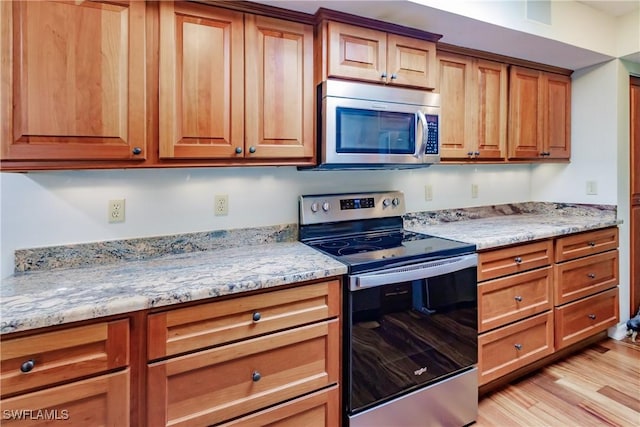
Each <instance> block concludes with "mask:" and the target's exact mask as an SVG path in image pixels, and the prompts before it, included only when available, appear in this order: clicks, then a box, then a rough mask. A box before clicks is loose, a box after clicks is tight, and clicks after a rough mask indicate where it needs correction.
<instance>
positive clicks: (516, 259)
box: [514, 256, 522, 264]
mask: <svg viewBox="0 0 640 427" xmlns="http://www.w3.org/2000/svg"><path fill="white" fill-rule="evenodd" d="M514 261H515V262H516V264H520V263H521V262H522V258H520V257H519V256H517V257H515V258H514Z"/></svg>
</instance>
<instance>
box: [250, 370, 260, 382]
mask: <svg viewBox="0 0 640 427" xmlns="http://www.w3.org/2000/svg"><path fill="white" fill-rule="evenodd" d="M260 378H262V375H260V372H258V371H253V374H251V379H252V380H253V382H254V383H257V382H258V381H260Z"/></svg>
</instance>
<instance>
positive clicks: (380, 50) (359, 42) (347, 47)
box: [327, 22, 387, 82]
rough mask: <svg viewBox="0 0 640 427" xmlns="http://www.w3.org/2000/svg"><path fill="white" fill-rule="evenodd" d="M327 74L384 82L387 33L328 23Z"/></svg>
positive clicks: (338, 23)
mask: <svg viewBox="0 0 640 427" xmlns="http://www.w3.org/2000/svg"><path fill="white" fill-rule="evenodd" d="M328 33H329V35H328V46H327V51H328V53H327V55H328V64H327V67H328V71H327V72H328V76H329V77H344V78H349V79H357V80H369V81H373V82H384V81H385V77H386V70H387V34H386V33H384V32H382V31H376V30H371V29H368V28H362V27H357V26H355V25H349V24H343V23H340V22H329V24H328Z"/></svg>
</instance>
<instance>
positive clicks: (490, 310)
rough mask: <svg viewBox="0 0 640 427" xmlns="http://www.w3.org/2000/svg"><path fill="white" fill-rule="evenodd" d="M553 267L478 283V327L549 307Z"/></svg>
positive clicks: (503, 322) (487, 327) (485, 328)
mask: <svg viewBox="0 0 640 427" xmlns="http://www.w3.org/2000/svg"><path fill="white" fill-rule="evenodd" d="M552 289H553V269H552V268H551V267H544V268H542V269H538V270H533V271H529V272H526V273H521V274H515V275H513V276H508V277H503V278H501V279H494V280H490V281H488V282H484V283H481V284H480V285H479V286H478V330H479V332H485V331H488V330H490V329H493V328H497V327H498V326H503V325H506V324H507V323H510V322H514V321H516V320H520V319H524V318H525V317H528V316H531V315H534V314H538V313H542V312H543V311H547V310H550V309H551V308H553V302H552V301H553V300H552V295H553V292H552Z"/></svg>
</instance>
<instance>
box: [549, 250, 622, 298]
mask: <svg viewBox="0 0 640 427" xmlns="http://www.w3.org/2000/svg"><path fill="white" fill-rule="evenodd" d="M555 269H556V273H555V278H556V283H555V305H556V306H558V305H561V304H565V303H567V302H571V301H575V300H577V299H579V298H583V297H586V296H589V295H593V294H595V293H597V292H600V291H603V290H605V289H609V288H612V287H613V286H616V285H617V284H618V251H617V250H613V251H609V252H605V253H602V254H598V255H592V256H589V257H586V258H580V259H576V260H573V261H569V262H565V263H562V264H556V265H555Z"/></svg>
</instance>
